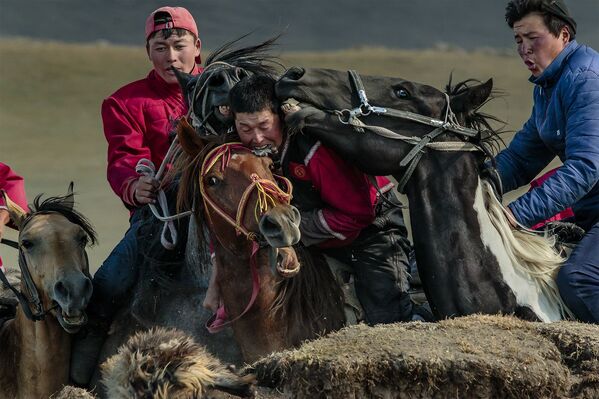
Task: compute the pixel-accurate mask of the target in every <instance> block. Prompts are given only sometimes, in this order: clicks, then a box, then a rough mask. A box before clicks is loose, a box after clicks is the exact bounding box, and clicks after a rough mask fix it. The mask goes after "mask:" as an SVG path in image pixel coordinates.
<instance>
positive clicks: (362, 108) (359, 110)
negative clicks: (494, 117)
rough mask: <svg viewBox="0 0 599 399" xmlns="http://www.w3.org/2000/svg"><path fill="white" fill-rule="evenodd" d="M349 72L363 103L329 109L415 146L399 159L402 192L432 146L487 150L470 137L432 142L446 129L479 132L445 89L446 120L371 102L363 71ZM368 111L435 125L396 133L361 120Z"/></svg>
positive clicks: (354, 123) (470, 133) (357, 126)
mask: <svg viewBox="0 0 599 399" xmlns="http://www.w3.org/2000/svg"><path fill="white" fill-rule="evenodd" d="M348 74H349V79H350V82H351V83H352V85H353V88H354V89H355V92H356V94H357V96H358V99H359V100H360V104H359V105H358V106H357V107H356V108H353V109H342V110H332V111H328V112H332V113H334V114H335V115H337V117H338V118H339V121H340V122H341V123H343V124H345V125H350V126H353V128H354V129H355V130H356V131H358V132H364V129H368V130H369V131H372V132H373V133H375V134H377V135H379V136H382V137H386V138H388V139H392V140H401V141H404V142H406V143H408V144H410V145H413V146H414V148H412V150H411V151H410V152H408V154H407V155H406V156H405V157H403V159H402V160H401V161H400V162H399V165H400V166H401V167H407V169H406V172H405V173H404V175H403V177H402V178H401V180H400V181H399V182H398V191H399V192H404V188H405V186H406V184H407V182H408V180H410V177H411V176H412V174H413V173H414V170H415V169H416V166H417V165H418V162H419V161H420V159H421V158H422V155H423V154H424V150H425V148H430V149H433V150H437V151H455V152H461V151H466V152H479V151H482V152H484V153H486V152H485V151H484V149H482V148H481V147H480V146H478V145H476V144H473V143H470V142H467V141H443V142H433V140H435V139H436V138H437V137H439V136H440V135H441V134H443V133H445V132H451V133H454V134H455V135H457V136H458V137H460V136H462V137H465V138H472V137H476V136H478V135H479V133H480V132H479V131H478V130H475V129H471V128H468V127H464V126H460V124H459V123H458V121H457V118H456V116H455V114H454V113H453V111H452V110H451V106H450V100H449V95H448V94H447V93H444V94H445V99H446V103H447V107H446V111H445V118H444V120H441V119H437V118H433V117H429V116H425V115H421V114H417V113H414V112H409V111H404V110H399V109H394V108H385V107H377V106H373V105H371V104H370V103H369V102H368V97H367V96H366V90H365V88H364V84H363V83H362V79H361V78H360V75H359V74H358V73H357V72H356V71H355V70H349V71H348ZM288 101H289V100H288ZM292 101H294V100H292ZM368 115H379V116H386V117H390V118H399V119H403V120H408V121H412V122H416V123H420V124H423V125H428V126H431V127H433V128H434V129H433V130H432V131H431V132H429V133H427V134H425V135H424V136H422V137H416V136H406V135H403V134H401V133H397V132H394V131H392V130H390V129H387V128H384V127H382V126H372V125H367V124H365V123H364V122H362V120H360V117H364V116H368Z"/></svg>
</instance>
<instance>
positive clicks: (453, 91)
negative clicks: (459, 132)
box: [445, 74, 507, 158]
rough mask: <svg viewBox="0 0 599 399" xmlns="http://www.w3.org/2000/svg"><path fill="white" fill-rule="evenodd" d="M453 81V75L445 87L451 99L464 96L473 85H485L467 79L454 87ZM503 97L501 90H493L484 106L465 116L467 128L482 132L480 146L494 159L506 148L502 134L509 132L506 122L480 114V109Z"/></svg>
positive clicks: (481, 105) (492, 116) (478, 81)
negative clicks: (494, 125)
mask: <svg viewBox="0 0 599 399" xmlns="http://www.w3.org/2000/svg"><path fill="white" fill-rule="evenodd" d="M452 80H453V75H452V74H450V75H449V82H448V83H447V85H446V86H445V93H447V94H448V95H449V96H450V97H453V96H458V95H460V94H463V93H464V92H466V91H468V90H469V89H470V88H471V87H472V85H479V84H482V83H483V82H481V81H480V80H477V79H466V80H463V81H461V82H458V83H456V84H455V85H454V84H453V83H452ZM501 96H503V93H502V92H501V91H500V90H497V89H493V90H492V91H491V94H490V95H489V97H488V98H487V99H486V100H485V101H484V102H483V103H482V104H480V105H479V106H478V107H476V108H474V109H472V110H469V111H468V112H467V113H465V114H464V115H463V118H464V124H465V126H466V127H469V128H472V129H476V130H478V131H479V132H480V138H479V141H480V143H479V144H481V146H482V148H484V150H485V153H486V155H487V158H492V157H493V156H494V155H496V154H497V153H499V151H500V150H501V148H502V146H503V147H505V142H504V141H503V139H502V138H501V134H503V133H507V131H506V130H504V127H505V126H506V125H507V124H506V123H505V121H503V120H501V119H500V118H498V117H496V116H494V115H490V114H487V113H484V112H480V109H481V108H482V107H483V106H485V105H486V104H487V103H489V102H490V101H493V100H495V99H497V98H499V97H501ZM494 123H498V124H499V125H500V127H499V128H495V127H493V124H494Z"/></svg>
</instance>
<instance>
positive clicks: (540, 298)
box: [474, 180, 562, 322]
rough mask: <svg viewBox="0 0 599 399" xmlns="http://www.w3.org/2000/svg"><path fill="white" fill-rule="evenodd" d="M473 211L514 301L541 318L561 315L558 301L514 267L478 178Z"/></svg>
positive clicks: (546, 319) (558, 318) (548, 318)
mask: <svg viewBox="0 0 599 399" xmlns="http://www.w3.org/2000/svg"><path fill="white" fill-rule="evenodd" d="M474 211H475V212H476V215H477V218H478V223H479V224H480V231H481V240H482V242H483V244H484V245H485V247H487V248H488V249H489V251H491V253H493V254H494V255H495V257H496V258H497V262H498V263H499V269H500V271H501V275H502V277H503V280H504V281H505V283H506V284H507V285H508V286H509V287H510V288H511V289H512V291H513V293H514V295H515V296H516V301H517V303H518V304H519V305H522V306H528V307H529V308H530V309H531V310H532V311H533V312H534V313H535V314H536V315H537V316H538V317H539V318H540V319H541V320H542V321H545V322H549V321H556V320H560V319H562V317H561V313H560V309H559V305H558V304H557V303H554V302H553V301H551V300H550V299H549V298H548V297H547V296H546V295H545V294H544V293H543V291H542V290H541V288H540V287H539V284H537V282H536V281H535V280H534V279H533V278H532V276H531V275H530V274H528V273H526V272H524V271H523V270H521V269H520V268H516V267H514V264H513V263H512V260H511V258H510V256H509V254H508V253H507V251H506V249H505V244H504V243H503V240H502V239H501V236H500V234H499V232H498V231H497V229H496V228H495V226H493V223H492V222H491V219H490V217H489V213H488V212H487V210H486V206H485V202H484V197H483V192H482V188H481V182H480V180H479V184H478V187H477V188H476V196H475V199H474Z"/></svg>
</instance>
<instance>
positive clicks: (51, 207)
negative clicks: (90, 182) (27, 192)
mask: <svg viewBox="0 0 599 399" xmlns="http://www.w3.org/2000/svg"><path fill="white" fill-rule="evenodd" d="M42 195H43V194H39V195H37V196H36V197H35V199H34V200H33V204H30V206H29V208H30V210H31V212H30V214H29V216H33V215H35V214H38V213H45V212H56V213H59V214H61V215H62V216H64V217H65V218H67V220H68V221H69V222H71V223H74V224H76V225H78V226H79V227H81V228H82V229H83V231H85V234H87V236H88V238H89V240H90V244H91V245H93V244H96V243H97V242H98V235H97V233H96V230H95V229H94V228H93V226H92V224H91V222H90V221H89V220H88V219H87V218H86V217H85V216H83V215H82V214H81V213H80V212H78V211H76V210H75V209H74V208H73V200H72V194H67V195H64V196H55V197H48V198H46V199H44V200H42Z"/></svg>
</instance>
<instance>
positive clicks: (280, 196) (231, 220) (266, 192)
mask: <svg viewBox="0 0 599 399" xmlns="http://www.w3.org/2000/svg"><path fill="white" fill-rule="evenodd" d="M239 151H243V152H248V153H253V151H252V150H250V149H249V148H247V147H246V146H244V145H243V144H242V143H227V144H223V145H220V146H218V147H216V148H214V149H213V150H212V151H210V152H209V153H208V155H206V157H205V158H204V161H203V163H202V167H201V169H200V176H199V178H200V182H199V186H200V193H201V195H202V201H203V202H204V211H205V214H206V217H207V218H208V221H209V224H210V225H212V226H214V223H213V222H212V220H211V211H213V212H215V213H216V214H217V215H218V216H220V217H221V218H222V219H223V220H225V221H226V222H227V224H229V225H230V226H232V227H233V228H234V229H235V232H236V234H237V235H238V236H239V235H244V236H245V237H246V238H247V240H249V241H250V242H251V250H250V272H251V274H252V296H251V297H250V300H249V302H248V304H247V306H246V307H245V309H244V310H243V312H241V314H239V315H238V316H237V317H235V318H234V319H232V320H229V321H227V322H225V323H223V324H220V325H219V326H214V325H213V324H211V320H208V322H207V323H206V328H207V329H208V331H209V332H211V333H215V332H218V331H220V330H221V329H223V328H224V327H226V326H228V325H230V324H232V323H233V322H235V321H237V320H239V319H240V318H241V317H243V316H244V315H245V314H246V313H247V312H248V311H249V310H250V309H251V308H252V306H253V305H254V302H255V301H256V298H257V297H258V293H259V292H260V276H259V275H258V268H257V264H256V257H257V255H258V251H259V250H260V249H262V248H266V247H269V248H271V247H270V246H269V245H268V243H267V241H266V239H265V238H264V236H263V235H262V233H260V232H255V231H251V230H250V229H248V228H247V227H246V226H244V224H243V219H244V216H245V213H246V208H247V207H248V201H249V198H250V196H251V194H252V193H253V192H254V191H256V193H257V195H258V200H257V201H256V205H255V207H254V217H255V219H256V222H259V220H260V217H261V216H262V215H263V214H264V213H265V212H266V211H267V210H268V209H269V208H270V207H271V206H276V205H277V204H287V205H289V204H290V203H291V190H292V185H291V182H290V181H289V180H288V179H286V178H285V177H283V176H278V175H273V176H274V177H275V179H277V180H278V181H279V182H280V183H282V184H283V185H284V187H285V190H283V189H282V188H281V187H279V185H278V184H276V183H275V182H273V181H271V180H267V179H261V178H260V177H259V176H258V175H257V174H256V173H252V174H251V175H250V178H251V183H250V184H249V185H248V187H247V188H246V189H245V190H244V192H243V195H242V196H241V199H240V201H239V204H238V206H237V211H236V213H235V215H234V216H231V215H229V214H228V213H227V212H226V211H225V210H224V209H222V207H221V206H219V205H218V203H217V202H216V201H214V200H213V199H212V198H211V197H210V195H209V194H208V192H207V189H206V182H205V177H206V175H207V174H208V173H209V172H210V171H211V170H212V168H213V167H214V166H215V165H216V163H217V162H218V161H221V165H220V169H221V172H223V171H224V170H225V168H226V167H227V165H228V163H229V161H230V160H231V156H232V155H233V152H239ZM215 236H216V239H217V240H218V241H219V242H220V244H221V246H222V247H223V248H227V245H226V244H225V243H223V242H222V241H220V240H221V238H220V237H219V236H218V235H216V234H215ZM273 254H274V250H273V249H272V248H271V253H270V255H269V256H274V255H273Z"/></svg>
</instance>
